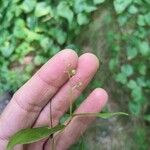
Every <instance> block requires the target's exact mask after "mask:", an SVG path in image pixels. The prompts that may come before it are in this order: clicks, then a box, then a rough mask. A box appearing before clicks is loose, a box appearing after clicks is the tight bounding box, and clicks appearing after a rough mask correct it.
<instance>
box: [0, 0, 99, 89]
mask: <svg viewBox="0 0 150 150" xmlns="http://www.w3.org/2000/svg"><path fill="white" fill-rule="evenodd" d="M99 3H101V1H98V0H94V1H91V2H89V1H87V0H61V1H57V0H55V1H54V0H45V1H40V0H32V1H30V0H2V1H0V35H1V36H0V90H1V92H3V91H7V90H12V91H15V90H16V89H17V88H18V87H20V86H21V85H22V84H23V83H24V82H25V81H26V80H27V79H29V78H30V76H31V74H32V72H33V70H34V69H35V68H37V67H39V66H41V65H42V64H43V63H44V62H46V61H47V60H48V59H49V58H50V57H51V56H53V55H54V54H55V53H57V52H58V51H60V50H61V49H63V48H64V47H68V48H76V46H75V45H74V43H73V41H74V39H75V38H76V37H77V35H78V34H79V33H80V30H81V27H82V25H85V24H87V23H89V21H90V17H89V16H90V14H91V12H93V11H95V10H96V9H97V4H99ZM29 58H31V61H30V62H28V63H27V60H28V59H29Z"/></svg>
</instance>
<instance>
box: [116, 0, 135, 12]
mask: <svg viewBox="0 0 150 150" xmlns="http://www.w3.org/2000/svg"><path fill="white" fill-rule="evenodd" d="M131 2H132V0H114V7H115V10H116V12H117V13H118V14H120V13H122V12H123V11H124V10H125V9H126V8H127V7H128V6H129V5H130V4H131Z"/></svg>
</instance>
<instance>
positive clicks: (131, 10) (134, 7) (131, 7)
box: [128, 5, 138, 14]
mask: <svg viewBox="0 0 150 150" xmlns="http://www.w3.org/2000/svg"><path fill="white" fill-rule="evenodd" d="M128 11H129V13H130V14H136V13H137V12H138V8H137V7H136V6H134V5H131V6H130V7H129V10H128Z"/></svg>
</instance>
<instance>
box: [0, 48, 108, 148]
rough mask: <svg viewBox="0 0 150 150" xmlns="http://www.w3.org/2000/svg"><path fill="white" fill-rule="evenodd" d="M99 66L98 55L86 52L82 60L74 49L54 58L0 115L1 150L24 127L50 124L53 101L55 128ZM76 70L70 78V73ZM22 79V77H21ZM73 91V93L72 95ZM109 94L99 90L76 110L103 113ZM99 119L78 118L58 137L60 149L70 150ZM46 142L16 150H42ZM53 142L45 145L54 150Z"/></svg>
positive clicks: (22, 88)
mask: <svg viewBox="0 0 150 150" xmlns="http://www.w3.org/2000/svg"><path fill="white" fill-rule="evenodd" d="M98 67H99V61H98V59H97V58H96V56H95V55H93V54H90V53H85V54H83V55H81V56H80V57H79V58H78V56H77V54H76V53H75V52H74V51H72V50H62V51H60V52H59V53H58V54H56V55H55V56H54V57H53V58H51V59H50V60H49V61H48V62H47V63H46V64H45V65H44V66H43V67H41V69H40V70H39V71H38V72H37V73H36V74H35V75H34V76H33V77H32V78H31V79H30V80H29V81H28V82H27V83H26V84H24V85H23V86H22V87H21V88H20V89H19V90H18V91H17V92H16V93H15V94H14V96H13V97H12V99H11V101H10V103H9V104H8V105H7V107H6V108H5V110H4V112H3V113H2V115H1V116H0V150H5V149H6V145H7V143H8V140H9V137H11V136H12V135H13V134H15V133H16V132H18V131H19V130H21V129H23V128H29V127H39V126H47V125H49V124H50V119H49V118H50V112H49V107H50V101H51V108H52V109H51V112H52V122H53V126H55V125H57V124H58V122H59V119H60V117H61V116H63V114H64V113H65V112H66V111H67V110H68V108H69V106H70V101H71V102H74V101H75V99H77V97H78V96H79V95H80V94H81V92H82V91H83V89H84V88H85V87H86V86H87V84H88V83H89V82H90V81H91V79H92V78H93V76H94V75H95V73H96V71H97V69H98ZM72 69H76V74H75V75H74V76H72V77H71V78H70V79H69V76H68V73H67V72H70V71H71V70H72ZM18 76H19V74H18ZM70 89H72V94H70V92H69V91H70ZM107 97H108V96H107V93H106V92H105V91H104V90H103V89H101V88H97V89H95V90H94V91H93V92H92V93H91V94H90V95H89V96H88V97H87V99H86V100H85V101H84V102H83V103H82V104H81V105H80V107H79V108H78V109H77V110H76V113H84V112H85V113H87V112H92V113H93V112H99V111H101V109H102V108H103V107H104V105H105V104H106V101H107ZM94 118H95V117H74V118H73V119H72V120H71V122H70V123H69V125H68V126H67V127H66V128H65V129H64V131H63V132H62V133H60V134H58V135H57V136H55V135H54V138H55V137H56V138H55V142H56V145H55V147H56V150H66V149H68V148H69V147H70V145H72V144H73V143H74V142H75V141H76V140H77V139H78V138H79V136H80V135H81V134H82V133H83V132H84V131H85V129H86V128H87V127H88V125H89V124H90V123H91V122H92V121H93V119H94ZM44 143H45V141H44V140H42V141H40V142H37V143H33V144H30V145H26V146H21V145H18V146H16V147H15V150H22V149H25V150H42V149H43V144H44ZM50 143H51V142H50V141H48V142H47V143H45V144H44V147H45V149H46V150H48V149H50Z"/></svg>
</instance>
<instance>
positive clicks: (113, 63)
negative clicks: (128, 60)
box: [109, 58, 119, 70]
mask: <svg viewBox="0 0 150 150" xmlns="http://www.w3.org/2000/svg"><path fill="white" fill-rule="evenodd" d="M118 64H119V62H118V59H117V58H112V59H110V61H109V69H110V70H115V69H117V66H118Z"/></svg>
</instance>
